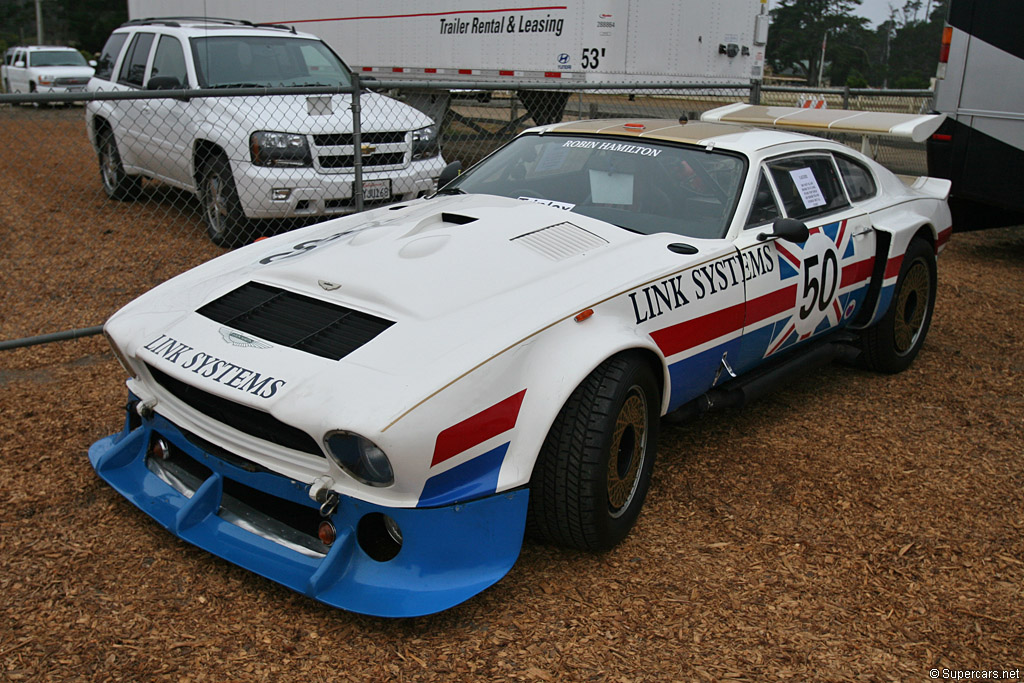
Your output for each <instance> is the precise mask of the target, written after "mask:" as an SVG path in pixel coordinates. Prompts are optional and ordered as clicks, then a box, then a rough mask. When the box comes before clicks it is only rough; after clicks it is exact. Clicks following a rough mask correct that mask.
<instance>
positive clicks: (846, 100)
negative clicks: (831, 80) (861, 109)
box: [843, 85, 850, 109]
mask: <svg viewBox="0 0 1024 683" xmlns="http://www.w3.org/2000/svg"><path fill="white" fill-rule="evenodd" d="M849 108H850V86H849V85H844V86H843V109H849Z"/></svg>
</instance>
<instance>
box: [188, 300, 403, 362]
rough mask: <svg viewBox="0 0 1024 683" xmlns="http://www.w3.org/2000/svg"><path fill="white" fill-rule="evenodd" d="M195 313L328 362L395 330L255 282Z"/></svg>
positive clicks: (368, 317)
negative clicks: (388, 330) (385, 332)
mask: <svg viewBox="0 0 1024 683" xmlns="http://www.w3.org/2000/svg"><path fill="white" fill-rule="evenodd" d="M197 313H199V315H202V316H204V317H207V318H209V319H210V320H213V321H214V322H218V323H221V324H223V325H227V326H228V327H231V328H232V329H235V330H238V331H239V332H246V333H248V334H251V335H254V336H256V337H259V338H260V339H265V340H267V341H269V342H273V343H274V344H278V345H280V346H287V347H288V348H292V349H297V350H299V351H305V352H306V353H311V354H313V355H315V356H320V357H322V358H328V359H330V360H340V359H342V358H344V357H345V356H347V355H348V354H350V353H352V352H353V351H355V350H356V349H358V348H359V347H361V346H363V345H364V344H366V343H367V342H369V341H371V340H373V339H374V338H375V337H376V336H377V335H379V334H380V333H381V332H383V331H384V330H386V329H388V328H389V327H391V326H392V325H394V323H393V322H392V321H390V320H385V319H383V318H378V317H376V316H373V315H369V314H368V313H362V312H360V311H354V310H352V309H351V308H346V307H344V306H339V305H337V304H332V303H328V302H326V301H321V300H319V299H314V298H313V297H309V296H303V295H301V294H295V293H293V292H288V291H285V290H283V289H280V288H278V287H271V286H270V285H264V284H260V283H258V282H249V283H247V284H244V285H242V286H241V287H239V288H238V289H236V290H234V291H231V292H228V293H227V294H225V295H224V296H222V297H220V298H219V299H215V300H214V301H211V302H210V303H208V304H206V305H205V306H203V307H202V308H200V309H199V310H198V311H197Z"/></svg>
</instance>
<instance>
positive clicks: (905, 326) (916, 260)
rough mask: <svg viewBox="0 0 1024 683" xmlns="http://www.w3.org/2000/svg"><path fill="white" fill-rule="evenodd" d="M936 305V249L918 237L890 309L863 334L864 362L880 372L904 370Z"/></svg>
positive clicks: (918, 349)
mask: <svg viewBox="0 0 1024 683" xmlns="http://www.w3.org/2000/svg"><path fill="white" fill-rule="evenodd" d="M934 308H935V250H934V249H933V248H932V245H931V244H929V243H928V242H927V241H925V240H923V239H920V238H915V239H914V240H912V241H911V243H910V246H909V247H907V253H906V254H905V255H904V257H903V263H902V264H901V265H900V273H899V277H898V278H897V279H896V288H895V290H894V291H893V295H892V301H891V302H890V303H889V310H887V311H886V312H885V315H884V316H882V319H881V320H879V321H878V323H876V324H875V325H873V326H871V327H869V328H868V329H866V330H864V332H863V333H862V336H861V342H862V344H861V345H862V348H863V351H864V356H863V358H864V361H865V362H866V364H867V366H868V367H869V368H871V369H873V370H878V371H880V372H889V373H894V372H900V371H902V370H905V369H907V368H908V367H909V366H910V364H911V363H912V362H913V361H914V358H915V357H916V356H917V353H918V351H920V350H921V346H922V345H923V344H924V338H925V337H926V336H927V334H928V327H929V326H930V325H931V322H932V311H933V309H934Z"/></svg>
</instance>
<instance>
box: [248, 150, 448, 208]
mask: <svg viewBox="0 0 1024 683" xmlns="http://www.w3.org/2000/svg"><path fill="white" fill-rule="evenodd" d="M231 165H232V168H233V170H234V174H235V187H236V189H237V192H238V199H239V201H240V202H241V204H242V210H243V212H244V213H245V215H246V216H247V217H248V218H290V217H293V216H323V215H343V214H349V213H354V212H355V210H356V204H355V200H354V199H353V196H352V186H353V184H354V182H355V176H354V174H353V173H348V172H342V173H324V172H321V171H320V170H317V169H315V168H312V167H310V168H273V167H267V166H256V165H254V164H253V163H251V162H250V161H248V160H244V161H241V160H236V161H232V164H231ZM443 169H444V159H443V158H442V157H441V156H436V157H433V158H430V159H423V160H420V161H413V162H411V163H409V164H408V165H407V166H406V167H404V168H400V169H396V170H390V171H364V173H363V180H364V181H365V182H371V183H372V182H374V181H383V182H389V183H390V187H391V197H390V199H388V200H386V201H385V203H392V202H399V201H408V200H411V199H416V198H417V197H420V196H422V195H424V194H427V193H430V192H433V191H434V190H435V189H436V186H437V178H438V176H440V175H441V171H442V170H443ZM275 190H277V191H282V190H288V196H287V198H285V199H275V198H274V192H275ZM367 203H369V202H367Z"/></svg>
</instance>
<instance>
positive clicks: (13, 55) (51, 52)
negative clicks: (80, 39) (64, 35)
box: [0, 45, 95, 93]
mask: <svg viewBox="0 0 1024 683" xmlns="http://www.w3.org/2000/svg"><path fill="white" fill-rule="evenodd" d="M93 66H95V62H93V63H92V65H90V64H89V62H87V61H86V60H85V57H83V56H82V54H81V53H80V52H79V51H78V50H76V49H74V48H70V47H63V46H59V45H31V46H28V47H15V48H11V49H9V50H7V52H5V53H4V63H3V66H2V67H0V70H2V71H3V73H2V74H0V78H2V80H3V85H4V92H7V93H36V92H39V93H68V92H84V91H85V86H86V85H87V84H88V83H89V79H90V78H92V74H93V71H94V69H93Z"/></svg>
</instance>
